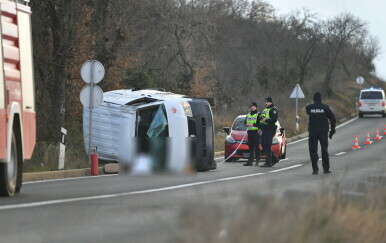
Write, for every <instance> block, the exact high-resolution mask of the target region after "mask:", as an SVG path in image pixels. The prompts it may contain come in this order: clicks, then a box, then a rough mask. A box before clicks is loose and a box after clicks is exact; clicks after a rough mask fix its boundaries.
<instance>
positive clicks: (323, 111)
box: [306, 92, 336, 175]
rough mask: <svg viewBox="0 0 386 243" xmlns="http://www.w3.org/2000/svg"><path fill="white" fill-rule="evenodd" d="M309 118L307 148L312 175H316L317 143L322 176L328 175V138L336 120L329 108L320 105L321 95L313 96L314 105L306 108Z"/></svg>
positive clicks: (317, 170)
mask: <svg viewBox="0 0 386 243" xmlns="http://www.w3.org/2000/svg"><path fill="white" fill-rule="evenodd" d="M306 112H307V115H308V116H309V121H308V132H309V139H308V148H309V151H310V158H311V162H312V174H314V175H317V174H318V172H319V168H318V160H319V156H318V141H319V142H320V146H321V147H322V165H323V172H324V174H330V173H331V170H330V159H329V158H328V138H327V137H330V139H332V136H333V135H334V134H335V124H336V119H335V115H334V113H333V112H332V111H331V109H330V107H329V106H328V105H326V104H323V103H322V95H321V94H320V93H318V92H316V93H315V94H314V103H313V104H310V105H307V106H306ZM328 120H329V121H330V124H331V130H330V134H328V130H329V124H328Z"/></svg>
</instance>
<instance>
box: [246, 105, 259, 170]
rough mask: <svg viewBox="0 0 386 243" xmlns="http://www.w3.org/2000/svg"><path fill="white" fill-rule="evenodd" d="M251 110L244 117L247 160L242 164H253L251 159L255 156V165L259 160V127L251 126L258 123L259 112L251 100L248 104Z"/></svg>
mask: <svg viewBox="0 0 386 243" xmlns="http://www.w3.org/2000/svg"><path fill="white" fill-rule="evenodd" d="M250 109H251V112H249V113H248V115H247V117H246V118H245V125H246V126H247V132H248V147H249V160H248V162H247V163H245V164H244V166H251V165H253V160H254V159H255V156H256V165H259V162H260V148H259V144H260V135H259V128H258V127H255V126H253V125H254V124H258V123H259V121H260V116H261V114H260V112H257V103H256V102H252V103H251V105H250Z"/></svg>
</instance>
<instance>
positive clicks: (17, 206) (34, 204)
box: [0, 164, 302, 211]
mask: <svg viewBox="0 0 386 243" xmlns="http://www.w3.org/2000/svg"><path fill="white" fill-rule="evenodd" d="M301 165H302V164H297V165H293V166H290V167H286V168H283V169H279V170H274V171H270V172H279V171H283V170H289V169H293V168H296V167H299V166H301ZM264 174H266V173H254V174H248V175H242V176H233V177H226V178H221V179H215V180H208V181H200V182H193V183H187V184H181V185H177V186H169V187H163V188H156V189H149V190H142V191H133V192H123V193H115V194H106V195H98V196H90V197H77V198H67V199H58V200H49V201H41V202H32V203H21V204H14V205H4V206H0V211H2V210H9V209H20V208H31V207H40V206H47V205H54V204H62V203H71V202H79V201H89V200H97V199H106V198H115V197H122V196H129V195H137V194H147V193H152V192H162V191H170V190H175V189H180V188H187V187H193V186H198V185H204V184H210V183H215V182H220V181H231V180H236V179H241V178H247V177H253V176H260V175H264Z"/></svg>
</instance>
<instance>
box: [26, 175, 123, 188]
mask: <svg viewBox="0 0 386 243" xmlns="http://www.w3.org/2000/svg"><path fill="white" fill-rule="evenodd" d="M117 175H118V174H111V175H100V176H81V177H71V178H63V179H53V180H43V181H28V182H23V185H28V184H35V183H43V182H54V181H70V180H82V179H92V178H98V177H107V176H117Z"/></svg>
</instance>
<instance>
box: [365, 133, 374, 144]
mask: <svg viewBox="0 0 386 243" xmlns="http://www.w3.org/2000/svg"><path fill="white" fill-rule="evenodd" d="M372 143H373V141H371V140H370V133H369V132H368V133H367V135H366V142H365V144H372Z"/></svg>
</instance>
